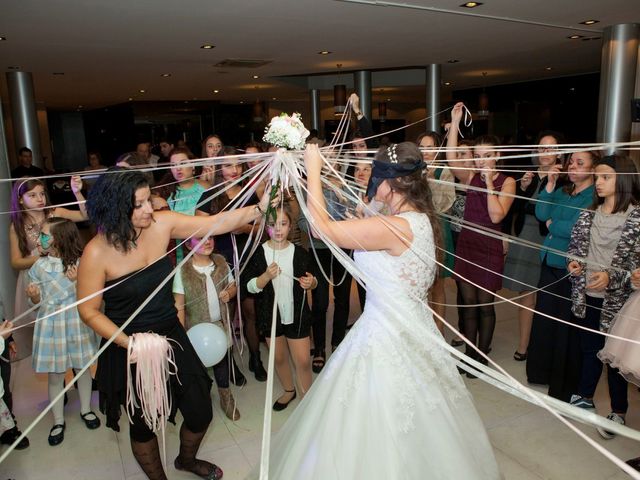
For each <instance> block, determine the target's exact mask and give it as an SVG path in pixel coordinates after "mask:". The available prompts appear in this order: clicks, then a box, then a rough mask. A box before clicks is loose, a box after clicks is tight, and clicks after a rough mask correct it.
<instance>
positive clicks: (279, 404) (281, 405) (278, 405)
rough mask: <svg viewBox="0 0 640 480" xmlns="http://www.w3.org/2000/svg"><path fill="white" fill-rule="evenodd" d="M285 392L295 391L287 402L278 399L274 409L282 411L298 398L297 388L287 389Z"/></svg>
mask: <svg viewBox="0 0 640 480" xmlns="http://www.w3.org/2000/svg"><path fill="white" fill-rule="evenodd" d="M285 393H293V396H292V397H291V398H290V399H289V401H288V402H286V403H284V402H281V401H280V400H279V399H278V400H276V402H275V403H274V404H273V409H274V410H275V411H276V412H281V411H282V410H284V409H285V408H287V407H288V406H289V404H290V403H291V402H293V401H294V400H295V399H296V396H297V393H296V389H295V388H294V389H293V390H287V389H285Z"/></svg>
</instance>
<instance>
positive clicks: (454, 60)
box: [447, 59, 460, 63]
mask: <svg viewBox="0 0 640 480" xmlns="http://www.w3.org/2000/svg"><path fill="white" fill-rule="evenodd" d="M459 61H460V60H456V59H451V60H447V63H458V62H459Z"/></svg>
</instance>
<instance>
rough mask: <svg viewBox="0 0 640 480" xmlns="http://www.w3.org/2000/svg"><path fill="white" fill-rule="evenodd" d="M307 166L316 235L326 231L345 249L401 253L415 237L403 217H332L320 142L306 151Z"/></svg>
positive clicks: (309, 207) (311, 209)
mask: <svg viewBox="0 0 640 480" xmlns="http://www.w3.org/2000/svg"><path fill="white" fill-rule="evenodd" d="M304 160H305V165H306V167H307V188H308V190H309V192H308V195H307V207H308V209H309V213H310V215H311V219H310V220H311V221H310V222H309V224H310V225H311V227H312V229H313V231H314V234H315V233H317V232H320V233H322V234H323V235H325V236H326V237H328V238H329V239H330V240H331V241H332V242H333V243H335V244H336V245H338V246H339V247H342V248H347V249H356V250H386V251H388V252H389V253H391V254H392V255H400V254H401V253H402V252H404V251H405V250H406V249H407V247H408V246H409V245H410V244H411V241H412V240H413V233H412V232H411V228H410V227H409V223H408V222H407V221H406V220H404V219H403V218H400V217H395V216H394V217H378V216H376V217H371V218H366V219H352V220H344V221H334V220H331V218H330V217H329V215H328V214H327V206H326V203H325V201H324V195H323V193H322V183H321V181H320V175H321V172H322V165H323V160H322V156H321V155H320V150H319V149H318V146H317V145H314V144H308V145H307V149H306V151H305V154H304Z"/></svg>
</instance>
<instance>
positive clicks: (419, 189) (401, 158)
mask: <svg viewBox="0 0 640 480" xmlns="http://www.w3.org/2000/svg"><path fill="white" fill-rule="evenodd" d="M389 151H390V150H389V147H386V146H384V147H380V149H379V150H378V151H377V152H376V156H375V159H376V160H377V161H379V162H385V163H389V162H391V159H390V158H389ZM395 154H396V156H397V159H398V163H413V162H419V161H422V152H420V149H419V148H418V146H417V145H416V144H415V143H413V142H402V143H398V144H397V145H396V146H395ZM387 182H388V184H389V186H390V187H391V189H392V190H393V191H395V192H397V193H400V194H402V195H404V201H403V202H402V204H401V206H402V205H404V204H405V203H408V204H409V205H411V206H412V207H413V208H415V209H416V210H417V211H418V212H421V213H425V214H426V215H427V216H428V217H429V221H430V222H431V228H432V230H433V239H434V241H435V244H436V258H437V260H438V261H441V259H442V250H441V248H439V247H442V244H443V241H442V228H441V227H440V219H439V218H438V215H437V214H436V212H435V210H434V208H433V201H432V199H431V198H432V194H431V188H429V182H428V180H427V178H426V177H425V176H424V172H423V170H417V171H415V172H413V173H411V174H409V175H406V176H404V177H397V178H388V179H387Z"/></svg>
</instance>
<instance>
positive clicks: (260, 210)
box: [256, 203, 266, 217]
mask: <svg viewBox="0 0 640 480" xmlns="http://www.w3.org/2000/svg"><path fill="white" fill-rule="evenodd" d="M256 210H257V211H258V213H259V214H260V216H261V217H264V216H265V215H266V214H265V212H263V211H262V209H261V208H260V204H259V203H256Z"/></svg>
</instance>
